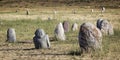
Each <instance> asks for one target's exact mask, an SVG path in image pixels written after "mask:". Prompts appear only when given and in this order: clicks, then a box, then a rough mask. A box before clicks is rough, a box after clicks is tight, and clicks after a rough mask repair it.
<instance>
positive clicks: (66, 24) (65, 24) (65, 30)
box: [63, 21, 69, 32]
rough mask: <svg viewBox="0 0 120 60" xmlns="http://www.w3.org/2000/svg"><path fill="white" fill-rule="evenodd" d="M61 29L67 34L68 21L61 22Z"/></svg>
mask: <svg viewBox="0 0 120 60" xmlns="http://www.w3.org/2000/svg"><path fill="white" fill-rule="evenodd" d="M63 28H64V32H69V22H68V21H64V22H63Z"/></svg>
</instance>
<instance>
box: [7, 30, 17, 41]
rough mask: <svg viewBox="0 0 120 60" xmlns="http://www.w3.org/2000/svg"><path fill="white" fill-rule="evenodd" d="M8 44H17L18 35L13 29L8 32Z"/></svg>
mask: <svg viewBox="0 0 120 60" xmlns="http://www.w3.org/2000/svg"><path fill="white" fill-rule="evenodd" d="M6 41H8V42H15V41H16V33H15V30H14V29H13V28H9V29H8V30H7V40H6Z"/></svg>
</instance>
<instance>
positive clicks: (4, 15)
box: [0, 8, 120, 60]
mask: <svg viewBox="0 0 120 60" xmlns="http://www.w3.org/2000/svg"><path fill="white" fill-rule="evenodd" d="M67 10H68V11H67ZM67 10H65V9H63V10H62V9H61V10H57V12H58V13H57V14H56V16H55V18H56V19H54V14H53V10H52V9H50V11H49V9H46V11H47V12H46V11H44V10H39V9H37V10H32V9H31V10H30V15H28V16H27V15H25V14H24V13H25V12H24V11H23V10H20V11H19V12H17V13H13V12H10V11H11V10H10V11H9V10H8V11H9V12H4V11H2V12H0V47H1V48H0V56H1V57H0V58H3V59H24V58H25V59H46V58H48V59H69V60H71V59H81V60H84V59H89V60H98V59H99V60H110V59H112V60H117V59H118V60H119V59H120V58H119V57H120V45H119V44H120V39H119V38H120V34H119V33H120V28H119V26H120V24H119V23H120V17H118V16H119V15H120V14H119V9H108V10H107V12H105V13H103V14H101V13H99V12H98V11H99V10H98V9H96V11H95V12H93V13H91V12H90V10H91V9H83V8H82V9H81V10H80V9H78V10H77V11H78V13H77V14H73V13H72V9H71V10H69V9H67ZM49 16H50V17H52V19H51V20H48V17H49ZM44 18H45V19H44ZM98 18H103V19H108V20H109V21H110V22H111V23H112V25H113V26H114V32H115V34H114V35H113V36H103V42H102V47H103V50H102V51H96V52H92V53H87V54H83V55H80V47H79V44H78V32H79V30H77V31H75V32H73V31H71V27H72V24H73V23H75V22H76V23H77V24H78V26H79V27H80V25H81V24H82V23H83V22H91V23H93V24H94V25H96V20H97V19H98ZM65 20H67V21H69V23H70V26H69V27H70V31H69V32H68V33H65V34H66V37H67V38H66V40H65V41H56V40H55V39H54V29H55V27H56V25H57V24H58V23H59V22H63V21H65ZM8 28H14V29H15V31H16V35H17V42H16V43H6V42H5V40H6V32H7V29H8ZM37 28H41V29H44V30H45V32H46V34H48V35H49V36H50V40H51V48H50V49H39V50H36V49H33V48H34V44H33V42H32V41H33V40H32V39H33V36H34V32H35V30H36V29H37ZM6 56H7V57H8V58H6ZM12 56H14V57H12Z"/></svg>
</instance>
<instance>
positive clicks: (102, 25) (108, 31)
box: [97, 19, 114, 35]
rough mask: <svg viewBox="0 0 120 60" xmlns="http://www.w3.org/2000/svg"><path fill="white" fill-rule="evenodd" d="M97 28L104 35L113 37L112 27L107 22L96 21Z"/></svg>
mask: <svg viewBox="0 0 120 60" xmlns="http://www.w3.org/2000/svg"><path fill="white" fill-rule="evenodd" d="M97 27H98V28H99V29H100V30H101V32H102V33H103V34H104V35H113V34H114V30H113V27H112V25H111V24H110V23H109V22H108V21H107V20H103V19H98V20H97Z"/></svg>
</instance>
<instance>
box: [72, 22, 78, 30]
mask: <svg viewBox="0 0 120 60" xmlns="http://www.w3.org/2000/svg"><path fill="white" fill-rule="evenodd" d="M76 30H78V25H77V23H74V24H73V25H72V31H76Z"/></svg>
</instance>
